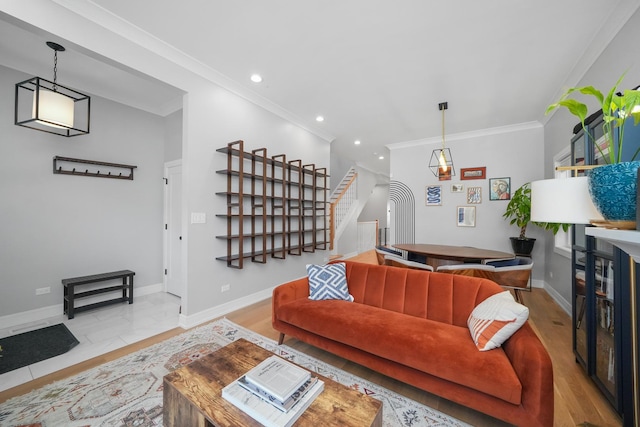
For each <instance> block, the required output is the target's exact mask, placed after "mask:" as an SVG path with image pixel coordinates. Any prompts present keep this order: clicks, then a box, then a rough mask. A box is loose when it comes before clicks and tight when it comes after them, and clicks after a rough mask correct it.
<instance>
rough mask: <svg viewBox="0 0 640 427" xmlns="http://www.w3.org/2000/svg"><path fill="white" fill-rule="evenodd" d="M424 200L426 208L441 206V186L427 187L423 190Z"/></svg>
mask: <svg viewBox="0 0 640 427" xmlns="http://www.w3.org/2000/svg"><path fill="white" fill-rule="evenodd" d="M424 200H425V205H427V206H441V205H442V186H441V185H427V186H426V188H425V190H424Z"/></svg>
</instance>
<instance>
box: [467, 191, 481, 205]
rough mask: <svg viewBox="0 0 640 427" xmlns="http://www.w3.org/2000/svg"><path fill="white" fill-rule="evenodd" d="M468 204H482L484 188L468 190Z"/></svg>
mask: <svg viewBox="0 0 640 427" xmlns="http://www.w3.org/2000/svg"><path fill="white" fill-rule="evenodd" d="M467 203H469V204H478V203H482V187H469V188H467Z"/></svg>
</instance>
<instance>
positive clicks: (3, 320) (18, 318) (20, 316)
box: [0, 283, 163, 329]
mask: <svg viewBox="0 0 640 427" xmlns="http://www.w3.org/2000/svg"><path fill="white" fill-rule="evenodd" d="M162 291H163V285H162V283H156V284H154V285H147V286H141V287H139V288H138V287H134V292H133V299H134V301H135V299H136V297H141V296H144V295H150V294H154V293H156V292H162ZM96 301H97V300H95V301H94V300H92V298H91V297H90V298H87V299H86V300H85V299H83V304H84V303H85V302H86V303H92V302H96ZM63 311H64V308H63V305H62V304H55V305H50V306H47V307H41V308H36V309H34V310H28V311H22V312H20V313H14V314H9V315H6V316H0V329H5V328H13V327H15V326H19V325H24V324H27V323H34V322H41V321H43V320H44V319H48V318H51V317H55V316H59V315H60V314H62V313H63Z"/></svg>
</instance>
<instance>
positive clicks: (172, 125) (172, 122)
mask: <svg viewBox="0 0 640 427" xmlns="http://www.w3.org/2000/svg"><path fill="white" fill-rule="evenodd" d="M181 158H182V110H178V111H176V112H175V113H172V114H169V115H168V116H166V117H165V118H164V161H165V162H170V161H172V160H178V159H181Z"/></svg>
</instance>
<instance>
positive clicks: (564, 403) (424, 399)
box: [0, 251, 622, 427]
mask: <svg viewBox="0 0 640 427" xmlns="http://www.w3.org/2000/svg"><path fill="white" fill-rule="evenodd" d="M352 260H356V261H361V262H369V263H373V264H375V263H376V259H375V253H374V252H373V251H371V252H367V253H365V254H361V255H359V256H357V257H354V258H352ZM524 300H525V304H526V305H527V306H528V307H529V311H530V319H529V320H530V323H531V324H532V325H533V327H534V329H535V330H536V332H537V333H538V336H539V337H540V339H541V340H542V342H543V343H544V345H545V346H546V348H547V350H548V351H549V354H550V355H551V359H552V360H553V369H554V389H555V425H556V426H561V427H563V426H577V425H585V426H601V427H605V426H607V427H608V426H613V427H616V426H621V425H622V423H621V421H620V418H619V417H618V416H617V414H616V413H615V412H614V411H613V409H612V408H611V406H610V405H609V403H608V402H607V401H606V399H605V398H604V397H603V396H602V395H601V394H600V392H599V391H598V390H597V389H596V386H595V385H594V384H593V383H592V382H591V381H590V380H589V379H588V378H587V376H586V375H585V374H584V371H583V370H582V369H581V368H580V365H578V364H577V363H576V362H575V358H574V356H573V352H572V350H571V319H570V317H569V316H567V314H566V313H565V312H564V311H563V310H562V309H561V308H560V307H559V306H558V305H557V304H556V303H555V302H554V301H553V300H552V299H551V298H550V297H549V295H548V294H547V293H546V292H545V291H544V290H542V289H534V290H533V291H532V292H531V293H526V292H525V293H524ZM226 317H227V318H228V319H229V320H231V321H233V322H235V323H237V324H239V325H242V326H244V327H245V328H248V329H251V330H253V331H255V332H257V333H259V334H261V335H264V336H266V337H269V338H271V339H274V340H277V339H278V335H279V333H278V332H276V331H275V330H273V328H272V327H271V300H270V299H267V300H264V301H262V302H259V303H257V304H254V305H251V306H249V307H245V308H243V309H241V310H238V311H236V312H233V313H230V314H228V315H227V316H226ZM181 332H183V330H182V329H180V328H176V329H174V330H172V331H169V332H166V333H164V334H161V335H158V336H156V337H153V338H149V339H147V340H144V341H141V342H139V343H136V344H132V345H131V346H128V347H125V348H123V349H120V350H117V351H115V352H112V353H109V354H106V355H104V356H100V357H97V358H95V359H91V360H88V361H86V362H84V363H81V364H78V365H75V366H72V367H70V368H67V369H64V370H62V371H58V372H56V373H54V374H51V375H48V376H46V377H43V378H39V379H37V380H34V381H31V382H29V383H27V384H23V385H21V386H18V387H15V388H13V389H10V390H7V391H4V392H0V403H1V402H4V401H5V400H7V399H9V398H11V397H13V396H19V395H21V394H24V393H27V392H28V391H30V390H33V389H35V388H38V387H42V386H43V385H45V384H48V383H50V382H53V381H56V380H59V379H62V378H65V377H68V376H71V375H74V374H76V373H78V372H81V371H83V370H85V369H89V368H91V367H93V366H97V365H100V364H102V363H105V362H106V361H109V360H113V359H116V358H118V357H121V356H123V355H125V354H128V353H130V352H133V351H136V350H139V349H141V348H144V347H146V346H149V345H152V344H154V343H156V342H160V341H162V340H165V339H167V338H169V337H170V336H173V335H176V334H179V333H181ZM285 344H287V345H289V346H291V347H293V348H296V349H298V350H300V351H303V352H305V353H307V354H309V355H310V356H313V357H316V358H318V359H320V360H323V361H325V362H327V363H330V364H332V365H334V366H336V367H338V368H341V369H344V370H345V371H348V372H351V373H353V374H355V375H358V376H360V377H362V378H365V379H367V380H369V381H372V382H374V383H377V384H380V385H382V386H384V387H386V388H388V389H390V390H394V391H395V392H397V393H399V394H402V395H404V396H407V397H409V398H411V399H413V400H415V401H418V402H421V403H424V404H425V405H428V406H430V407H432V408H434V409H437V410H439V411H441V412H444V413H446V414H449V415H451V416H453V417H455V418H458V419H460V420H462V421H464V422H467V423H469V424H471V425H474V426H487V427H488V426H504V425H507V424H504V423H502V422H500V421H498V420H496V419H494V418H491V417H488V416H486V415H484V414H481V413H478V412H476V411H473V410H471V409H468V408H465V407H463V406H460V405H457V404H455V403H452V402H449V401H447V400H444V399H441V398H439V397H437V396H435V395H432V394H430V393H426V392H424V391H421V390H418V389H416V388H414V387H411V386H408V385H406V384H404V383H401V382H399V381H396V380H393V379H391V378H388V377H385V376H383V375H380V374H378V373H376V372H374V371H372V370H370V369H367V368H364V367H362V366H359V365H357V364H355V363H352V362H349V361H347V360H345V359H342V358H340V357H337V356H334V355H332V354H330V353H327V352H325V351H322V350H319V349H317V348H315V347H312V346H310V345H308V344H305V343H303V342H300V341H297V340H295V339H292V338H289V339H285Z"/></svg>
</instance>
